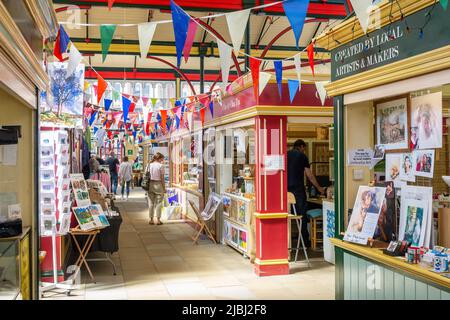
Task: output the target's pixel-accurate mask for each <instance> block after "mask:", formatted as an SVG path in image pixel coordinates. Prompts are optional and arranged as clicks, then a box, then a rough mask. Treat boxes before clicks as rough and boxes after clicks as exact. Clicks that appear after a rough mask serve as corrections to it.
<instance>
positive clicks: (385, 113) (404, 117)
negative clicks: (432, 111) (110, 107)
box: [374, 95, 411, 153]
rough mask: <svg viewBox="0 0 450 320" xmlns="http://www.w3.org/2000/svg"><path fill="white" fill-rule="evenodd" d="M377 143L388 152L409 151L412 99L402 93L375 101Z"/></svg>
mask: <svg viewBox="0 0 450 320" xmlns="http://www.w3.org/2000/svg"><path fill="white" fill-rule="evenodd" d="M374 109H375V145H381V146H384V149H385V152H386V153H391V152H392V153H394V152H408V151H409V133H410V127H411V122H410V109H411V99H410V97H409V95H401V96H396V97H391V98H388V99H382V100H377V101H375V102H374Z"/></svg>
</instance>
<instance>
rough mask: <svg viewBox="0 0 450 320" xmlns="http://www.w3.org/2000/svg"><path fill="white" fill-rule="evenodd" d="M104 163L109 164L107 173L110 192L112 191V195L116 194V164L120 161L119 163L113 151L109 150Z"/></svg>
mask: <svg viewBox="0 0 450 320" xmlns="http://www.w3.org/2000/svg"><path fill="white" fill-rule="evenodd" d="M106 163H107V164H108V166H109V175H110V178H111V188H112V192H113V193H114V195H116V194H117V181H118V176H117V166H118V165H119V164H120V163H119V160H118V159H117V158H116V157H115V155H114V152H111V153H110V154H109V158H108V160H106Z"/></svg>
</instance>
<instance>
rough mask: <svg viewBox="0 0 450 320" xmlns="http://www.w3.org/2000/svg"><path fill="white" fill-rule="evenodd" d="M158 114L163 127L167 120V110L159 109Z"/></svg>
mask: <svg viewBox="0 0 450 320" xmlns="http://www.w3.org/2000/svg"><path fill="white" fill-rule="evenodd" d="M160 114H161V127H162V128H165V127H166V120H167V110H161V111H160Z"/></svg>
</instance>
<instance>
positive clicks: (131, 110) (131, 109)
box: [129, 102, 136, 113]
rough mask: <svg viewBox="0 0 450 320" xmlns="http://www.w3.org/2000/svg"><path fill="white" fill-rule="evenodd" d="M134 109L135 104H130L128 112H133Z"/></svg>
mask: <svg viewBox="0 0 450 320" xmlns="http://www.w3.org/2000/svg"><path fill="white" fill-rule="evenodd" d="M134 108H136V103H134V102H131V104H130V109H129V112H130V113H131V112H134Z"/></svg>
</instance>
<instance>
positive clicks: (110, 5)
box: [108, 0, 115, 10]
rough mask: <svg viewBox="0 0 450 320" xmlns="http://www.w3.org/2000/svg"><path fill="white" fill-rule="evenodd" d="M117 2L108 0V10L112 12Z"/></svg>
mask: <svg viewBox="0 0 450 320" xmlns="http://www.w3.org/2000/svg"><path fill="white" fill-rule="evenodd" d="M114 1H115V0H108V10H111V8H112V6H113V4H114Z"/></svg>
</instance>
